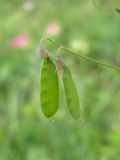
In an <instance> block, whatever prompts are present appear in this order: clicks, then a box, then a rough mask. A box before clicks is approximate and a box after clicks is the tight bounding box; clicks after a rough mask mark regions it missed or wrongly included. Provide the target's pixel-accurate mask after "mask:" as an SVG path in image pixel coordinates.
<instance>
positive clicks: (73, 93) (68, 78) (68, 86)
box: [62, 65, 80, 119]
mask: <svg viewBox="0 0 120 160" xmlns="http://www.w3.org/2000/svg"><path fill="white" fill-rule="evenodd" d="M62 77H63V84H64V88H65V93H66V100H67V104H68V108H69V111H70V113H71V115H72V116H73V118H75V119H78V118H79V117H80V102H79V96H78V93H77V89H76V86H75V83H74V80H73V78H72V74H71V72H70V70H69V68H68V67H67V66H66V65H64V66H63V74H62Z"/></svg>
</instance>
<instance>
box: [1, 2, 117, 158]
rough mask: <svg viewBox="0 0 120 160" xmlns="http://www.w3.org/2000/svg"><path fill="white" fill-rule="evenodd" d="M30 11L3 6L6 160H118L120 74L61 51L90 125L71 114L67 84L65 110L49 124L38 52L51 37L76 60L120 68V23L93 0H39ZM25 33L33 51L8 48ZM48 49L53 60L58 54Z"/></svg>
mask: <svg viewBox="0 0 120 160" xmlns="http://www.w3.org/2000/svg"><path fill="white" fill-rule="evenodd" d="M104 2H105V0H104ZM107 2H108V1H107ZM24 3H25V1H23V0H21V1H16V0H13V1H10V0H1V1H0V11H1V14H0V160H21V159H23V160H24V159H27V160H36V159H40V160H80V159H82V160H101V159H105V160H119V159H120V154H119V150H120V149H119V148H120V147H119V146H120V107H119V106H120V74H119V71H116V70H112V69H108V68H104V67H101V66H99V65H97V64H95V63H91V62H89V61H86V60H84V59H81V58H78V56H73V55H70V56H69V55H67V54H66V53H65V54H64V51H62V54H63V55H62V56H63V58H64V60H65V63H66V65H67V66H68V67H70V69H71V72H72V73H73V76H74V80H75V83H76V84H77V90H78V94H79V95H80V97H81V102H82V104H81V107H82V108H83V110H84V115H83V117H84V122H81V121H80V120H74V119H73V118H71V116H70V115H69V113H67V110H66V111H65V108H67V104H66V99H65V95H64V89H63V85H62V84H61V83H62V82H61V81H62V80H61V81H60V93H61V94H60V107H59V110H58V112H57V113H56V114H55V116H53V117H52V118H51V119H46V118H44V116H42V113H41V109H40V102H39V68H40V63H41V62H40V59H39V58H38V57H39V56H38V54H37V53H36V52H38V51H37V49H36V48H37V47H38V45H39V41H40V39H41V38H42V37H44V36H46V35H48V36H53V39H55V40H57V41H58V42H61V43H62V44H63V45H64V46H67V47H68V48H70V49H71V50H73V51H75V52H79V50H82V51H83V52H85V53H86V55H87V56H89V57H92V58H95V59H98V60H100V61H103V62H105V63H106V62H108V63H110V64H113V65H114V66H118V67H120V44H119V40H120V23H119V22H120V16H119V15H118V14H116V12H112V9H110V10H109V12H107V14H105V13H106V12H103V10H102V9H99V10H98V9H96V7H95V6H94V5H93V3H92V1H89V0H77V1H73V0H69V1H68V0H52V1H47V0H41V1H38V0H34V1H32V3H33V8H32V9H29V10H26V9H25V5H24ZM102 4H103V6H104V5H105V4H104V3H102ZM107 5H109V3H108V4H107ZM104 8H105V9H106V5H105V7H104ZM115 8H119V6H117V7H116V6H115ZM115 8H114V9H115ZM50 22H55V23H57V24H58V25H59V27H60V31H59V33H58V34H56V35H54V34H51V33H48V31H47V26H48V24H49V23H50ZM21 33H22V34H25V35H27V36H28V39H29V42H28V44H27V45H26V46H24V47H21V48H12V47H11V46H10V40H11V39H12V38H14V37H16V36H17V35H18V34H21ZM45 43H46V46H47V48H48V50H49V51H50V52H51V53H52V54H53V55H52V56H53V57H54V56H55V54H56V49H57V48H56V47H55V46H53V43H51V42H45Z"/></svg>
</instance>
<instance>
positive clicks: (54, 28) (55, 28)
mask: <svg viewBox="0 0 120 160" xmlns="http://www.w3.org/2000/svg"><path fill="white" fill-rule="evenodd" d="M46 31H47V33H49V34H51V35H57V34H59V32H60V26H59V25H58V24H57V23H55V22H51V23H49V24H48V25H47V28H46Z"/></svg>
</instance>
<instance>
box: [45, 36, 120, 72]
mask: <svg viewBox="0 0 120 160" xmlns="http://www.w3.org/2000/svg"><path fill="white" fill-rule="evenodd" d="M46 39H47V40H49V41H50V42H52V43H53V44H55V45H56V46H58V47H61V48H62V49H64V50H66V51H67V52H66V53H71V54H74V55H77V56H79V57H82V58H84V59H87V60H89V61H92V62H95V63H98V64H100V65H103V66H106V67H108V68H113V69H117V70H120V67H117V66H112V65H110V64H106V63H103V62H101V61H98V60H96V59H93V58H90V57H88V56H85V55H83V54H84V53H83V52H82V51H81V53H83V54H80V53H76V52H74V51H71V50H70V49H69V48H66V47H64V46H63V45H61V44H60V43H59V42H57V41H55V40H53V39H51V38H49V37H45V38H43V39H42V41H44V40H46Z"/></svg>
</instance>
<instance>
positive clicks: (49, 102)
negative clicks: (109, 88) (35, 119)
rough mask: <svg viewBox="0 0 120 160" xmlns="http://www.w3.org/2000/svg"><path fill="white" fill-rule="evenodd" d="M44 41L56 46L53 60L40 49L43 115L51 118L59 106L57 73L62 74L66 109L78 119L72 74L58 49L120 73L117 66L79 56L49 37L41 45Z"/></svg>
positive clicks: (78, 110) (75, 91)
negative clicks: (55, 56)
mask: <svg viewBox="0 0 120 160" xmlns="http://www.w3.org/2000/svg"><path fill="white" fill-rule="evenodd" d="M44 40H48V41H50V42H52V43H53V44H54V45H56V46H58V47H59V48H58V51H57V58H56V60H53V59H52V58H51V57H50V55H49V54H48V53H47V51H46V50H45V48H44V47H43V46H41V47H40V56H41V58H42V59H43V60H42V64H41V71H40V102H41V107H42V111H43V113H44V115H45V116H46V117H51V116H53V115H54V114H55V113H56V112H57V109H58V105H59V80H58V73H60V74H61V73H62V79H63V85H64V89H65V94H66V100H67V105H68V109H69V111H70V113H71V115H72V116H73V118H75V119H78V118H79V117H80V102H79V95H78V92H77V88H76V85H75V82H74V80H73V77H72V73H71V71H70V70H69V68H68V67H67V66H66V64H65V63H64V62H63V60H62V58H61V56H60V49H64V50H65V51H66V53H71V54H74V55H77V56H79V57H81V58H84V59H86V60H89V61H92V62H95V63H98V64H100V65H103V66H106V67H108V68H113V69H116V70H119V71H120V68H119V67H117V66H112V65H110V64H106V63H103V62H100V61H98V60H96V59H93V58H90V57H88V56H85V54H79V53H76V52H73V51H71V50H70V49H68V48H66V47H64V46H63V45H61V44H60V43H58V42H56V41H54V40H53V39H51V38H49V37H45V38H43V39H41V42H40V43H41V44H42V42H43V41H44Z"/></svg>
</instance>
